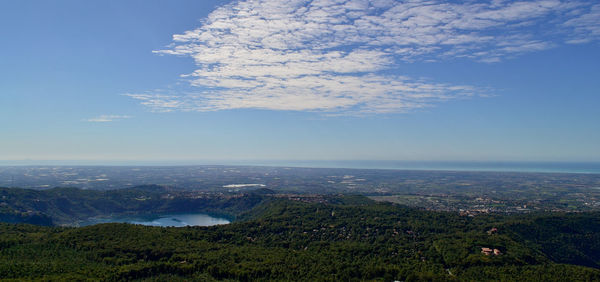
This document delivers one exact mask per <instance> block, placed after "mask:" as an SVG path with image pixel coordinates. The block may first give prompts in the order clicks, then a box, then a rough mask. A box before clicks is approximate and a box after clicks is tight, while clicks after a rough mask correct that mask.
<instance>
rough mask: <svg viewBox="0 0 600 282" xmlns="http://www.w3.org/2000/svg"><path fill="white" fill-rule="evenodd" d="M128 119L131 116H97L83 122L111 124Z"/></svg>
mask: <svg viewBox="0 0 600 282" xmlns="http://www.w3.org/2000/svg"><path fill="white" fill-rule="evenodd" d="M128 118H131V116H126V115H101V116H97V117H94V118H90V119H86V120H85V121H87V122H111V121H117V120H121V119H128Z"/></svg>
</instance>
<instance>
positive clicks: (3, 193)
mask: <svg viewBox="0 0 600 282" xmlns="http://www.w3.org/2000/svg"><path fill="white" fill-rule="evenodd" d="M259 194H260V193H244V194H235V195H225V194H220V193H203V192H189V191H187V192H186V191H174V190H170V189H167V188H165V187H162V186H157V185H145V186H138V187H134V188H128V189H120V190H109V191H98V190H83V189H78V188H53V189H48V190H32V189H20V188H0V222H11V223H30V224H36V225H45V226H50V225H73V224H76V223H77V222H78V221H80V220H84V219H87V218H90V217H95V216H106V215H117V214H144V213H178V212H186V213H187V212H206V213H214V214H219V215H224V216H227V217H230V218H234V217H235V216H237V215H238V214H239V213H241V212H244V211H248V210H250V209H251V208H253V207H254V206H255V205H256V204H258V203H260V202H261V201H262V199H263V198H262V197H261V196H260V195H259Z"/></svg>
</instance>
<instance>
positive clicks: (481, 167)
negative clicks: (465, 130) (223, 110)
mask: <svg viewBox="0 0 600 282" xmlns="http://www.w3.org/2000/svg"><path fill="white" fill-rule="evenodd" d="M53 165H56V166H193V165H232V166H234V165H240V166H274V167H306V168H353V169H398V170H448V171H497V172H542V173H592V174H600V162H479V161H364V160H361V161H352V160H344V161H323V160H316V161H310V160H305V161H297V160H296V161H294V160H292V161H286V160H256V161H252V160H244V161H215V160H198V161H188V160H186V161H109V162H107V161H101V162H99V161H33V160H31V161H30V160H27V161H2V160H0V166H53Z"/></svg>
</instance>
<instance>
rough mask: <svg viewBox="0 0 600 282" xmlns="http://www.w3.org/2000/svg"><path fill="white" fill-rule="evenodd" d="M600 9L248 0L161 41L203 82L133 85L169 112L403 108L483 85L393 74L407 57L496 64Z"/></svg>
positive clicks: (585, 23)
mask: <svg viewBox="0 0 600 282" xmlns="http://www.w3.org/2000/svg"><path fill="white" fill-rule="evenodd" d="M599 15H600V5H591V4H589V3H587V2H575V1H560V0H537V1H502V0H495V1H490V2H481V3H478V2H472V1H467V2H464V3H448V2H445V1H436V0H412V1H392V0H372V1H367V0H312V1H310V0H248V1H238V2H234V3H232V4H228V5H225V6H222V7H220V8H218V9H216V10H215V11H213V12H212V13H211V14H210V15H209V16H208V17H207V18H206V19H204V20H203V22H202V26H200V27H199V28H197V29H194V30H190V31H186V32H184V33H182V34H176V35H174V36H173V41H174V43H173V44H172V45H171V46H170V47H169V48H168V49H165V50H158V51H155V53H158V54H164V55H178V56H187V57H191V58H193V59H194V61H195V62H196V64H197V66H198V68H197V69H196V70H195V71H194V72H192V73H190V74H186V75H182V76H183V77H184V78H185V79H188V80H189V82H190V84H191V86H192V88H194V89H196V90H193V91H188V92H176V93H175V94H164V93H153V92H148V93H141V94H139V93H133V94H126V95H127V96H129V97H131V98H134V99H137V100H139V101H140V102H141V103H142V104H143V105H145V106H147V107H149V108H150V109H152V110H153V111H163V112H165V111H166V112H168V111H175V110H183V111H213V110H226V109H240V108H259V109H271V110H298V111H321V112H327V113H351V114H354V113H388V112H403V111H407V110H411V109H415V108H422V107H427V106H430V105H432V104H435V103H437V102H441V101H446V100H449V99H456V98H460V97H467V96H473V95H476V93H478V90H476V89H475V88H474V87H470V86H454V85H447V84H442V83H432V82H428V81H422V80H418V79H411V78H408V77H404V76H401V75H397V74H390V73H398V72H399V70H401V69H400V68H399V67H398V66H404V67H406V66H409V65H408V64H407V62H413V61H419V60H423V61H441V60H448V59H455V58H468V59H472V60H476V61H480V62H488V63H492V62H499V61H501V60H503V59H505V58H507V57H513V56H516V55H519V54H524V53H527V52H535V51H539V50H544V49H549V48H552V47H553V46H556V45H557V44H562V43H565V42H566V43H578V42H585V41H591V40H595V39H598V37H600V33H599V31H600V27H599V24H598V22H599V21H598V20H597V19H598V18H599V17H598V16H599ZM561 34H562V35H564V36H562V37H564V38H563V39H562V42H559V41H557V39H556V38H557V37H561V36H555V35H561ZM384 73H385V74H384ZM189 92H191V93H189ZM481 94H485V93H481Z"/></svg>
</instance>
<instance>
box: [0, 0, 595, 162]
mask: <svg viewBox="0 0 600 282" xmlns="http://www.w3.org/2000/svg"><path fill="white" fill-rule="evenodd" d="M0 34H2V44H0V65H1V67H0V130H1V132H2V134H1V138H0V160H8V161H10V160H91V161H97V162H98V163H102V162H106V161H114V160H117V161H118V160H123V161H140V162H144V161H163V160H164V161H167V160H168V161H187V162H189V161H197V162H198V163H202V161H206V160H219V161H225V162H226V161H229V160H477V161H600V110H599V109H600V93H599V92H600V91H599V90H600V67H599V66H600V43H599V42H600V4H598V3H597V2H595V1H558V0H557V1H553V0H549V1H522V2H514V1H500V0H499V1H481V2H477V1H467V2H454V1H452V2H441V1H421V0H414V1H391V0H373V1H362V0H360V1H359V0H356V1H355V0H319V1H317V0H315V1H283V0H270V1H206V0H204V1H29V0H23V1H2V2H0Z"/></svg>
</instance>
